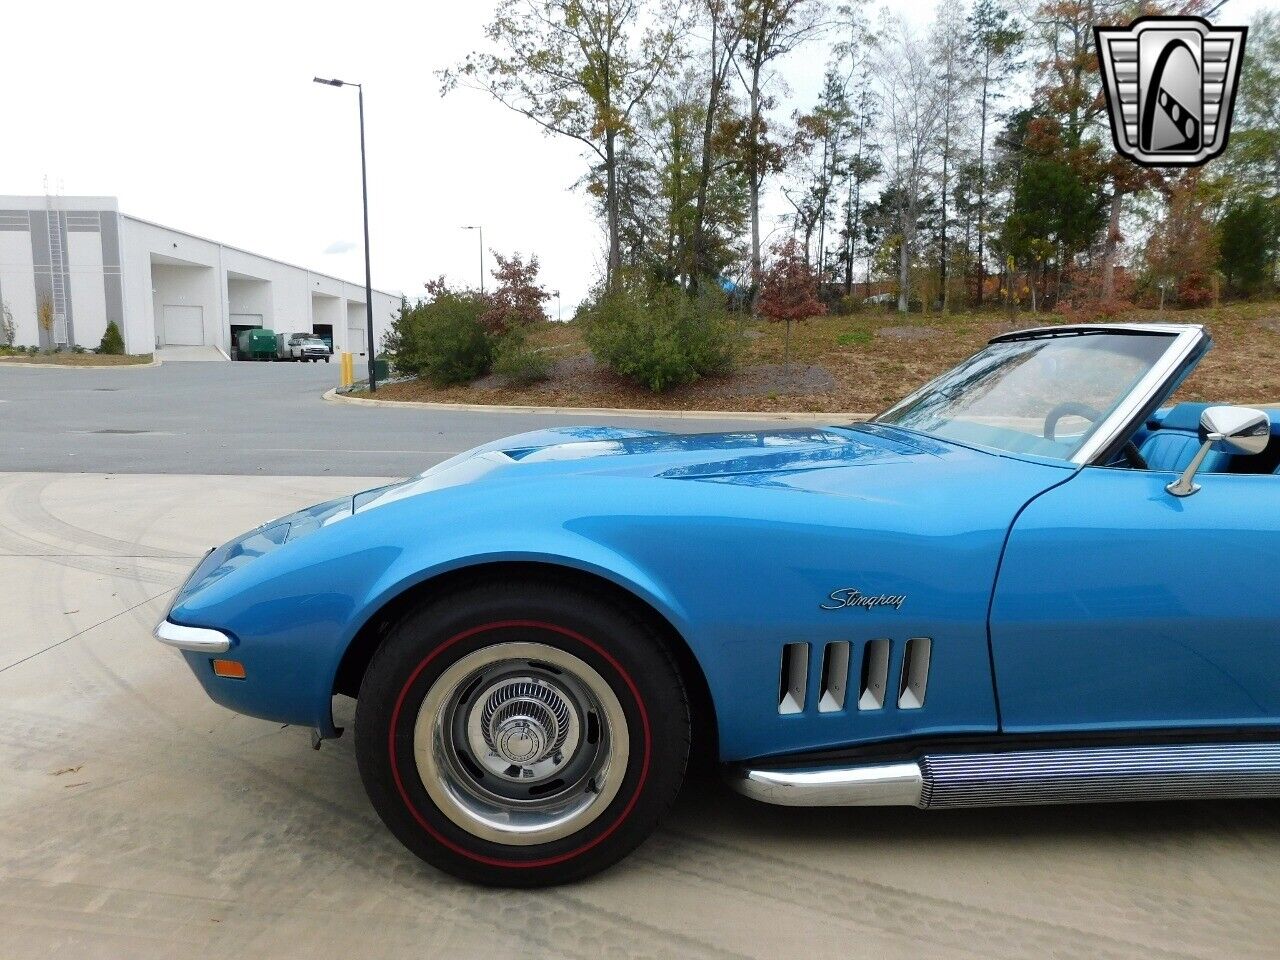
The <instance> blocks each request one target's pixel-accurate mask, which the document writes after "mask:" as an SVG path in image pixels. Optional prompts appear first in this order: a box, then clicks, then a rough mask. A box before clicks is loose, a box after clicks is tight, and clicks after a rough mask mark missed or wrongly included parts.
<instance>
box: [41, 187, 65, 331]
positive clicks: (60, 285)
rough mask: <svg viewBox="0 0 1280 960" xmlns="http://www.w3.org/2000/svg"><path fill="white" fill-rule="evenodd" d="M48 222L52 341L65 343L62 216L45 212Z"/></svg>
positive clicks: (55, 211) (52, 212) (54, 211)
mask: <svg viewBox="0 0 1280 960" xmlns="http://www.w3.org/2000/svg"><path fill="white" fill-rule="evenodd" d="M45 215H46V216H47V218H48V222H49V271H50V274H51V279H52V281H53V342H54V344H55V345H57V346H59V347H63V346H66V344H67V257H66V250H65V249H64V248H63V244H62V217H61V216H60V215H59V213H58V211H57V210H54V209H52V204H51V205H50V208H49V209H48V210H47V211H46V212H45Z"/></svg>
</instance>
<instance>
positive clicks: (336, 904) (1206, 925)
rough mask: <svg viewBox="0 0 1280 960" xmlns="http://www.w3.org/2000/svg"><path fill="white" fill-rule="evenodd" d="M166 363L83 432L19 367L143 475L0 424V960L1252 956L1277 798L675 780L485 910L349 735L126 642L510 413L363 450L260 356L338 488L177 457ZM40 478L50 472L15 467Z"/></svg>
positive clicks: (299, 385)
mask: <svg viewBox="0 0 1280 960" xmlns="http://www.w3.org/2000/svg"><path fill="white" fill-rule="evenodd" d="M175 366H176V365H175ZM202 366H214V365H202ZM320 369H321V371H322V370H323V368H320ZM165 370H166V367H161V368H158V369H156V370H153V371H150V372H149V373H148V372H141V371H139V372H135V373H120V374H116V375H115V378H114V379H113V381H111V382H112V383H113V384H114V385H115V386H118V387H119V386H123V381H125V379H126V378H141V379H138V380H137V381H136V383H137V384H138V386H135V387H134V388H132V392H131V393H130V396H132V397H133V398H134V401H135V402H137V403H138V404H144V403H145V404H150V407H139V408H135V407H134V406H133V405H132V404H131V403H129V402H123V401H122V402H120V403H119V405H118V406H107V404H111V403H115V402H116V400H115V399H114V398H115V397H116V394H104V395H103V396H104V397H105V398H107V399H106V400H104V406H103V407H102V408H101V409H99V410H98V412H97V413H95V412H94V408H93V400H92V398H90V399H88V400H86V399H85V398H83V397H79V396H77V395H76V391H79V390H82V389H89V390H92V389H94V388H93V387H91V386H88V384H91V383H93V382H94V380H92V379H90V380H88V381H86V380H84V379H73V378H83V377H84V376H89V377H90V378H92V377H94V376H105V375H101V374H100V375H82V374H77V373H59V372H45V371H38V372H37V371H32V372H30V373H28V372H26V371H24V372H23V375H24V376H40V377H41V378H42V379H40V380H39V381H37V382H38V383H39V384H41V385H42V386H41V388H40V389H42V390H44V391H45V393H44V394H43V401H42V402H43V403H44V404H45V405H46V406H47V407H49V408H51V411H56V410H58V409H59V408H61V409H62V410H63V411H64V413H65V415H66V419H69V420H70V421H71V422H73V423H74V424H76V425H77V426H78V427H80V428H83V429H87V430H90V431H92V430H98V429H102V428H104V427H105V426H112V425H114V424H116V423H131V424H137V425H138V426H143V425H146V424H150V425H151V426H153V427H154V426H157V425H158V424H160V423H163V424H165V425H167V432H169V433H170V434H171V435H172V438H171V439H170V440H165V441H160V440H155V441H150V442H151V443H152V446H150V447H146V448H143V449H142V451H141V452H142V454H143V455H144V456H146V457H150V458H151V459H150V460H149V461H136V460H135V461H130V460H128V459H127V458H125V456H124V454H123V453H122V451H121V450H119V449H116V448H115V447H112V446H111V444H112V443H113V442H114V439H113V437H114V436H116V435H95V436H98V437H99V439H97V440H88V441H84V440H81V439H80V438H79V437H78V435H75V434H73V433H72V432H71V431H70V430H63V429H61V427H60V426H58V427H57V428H56V429H55V428H54V426H53V425H51V426H50V427H49V429H48V431H47V432H46V433H45V434H44V435H43V444H42V445H41V447H40V449H38V450H35V452H33V453H31V454H30V455H28V454H26V453H22V454H15V453H14V451H13V447H12V446H11V445H10V444H11V442H12V438H13V437H14V435H15V433H16V432H17V431H16V430H15V429H14V428H13V427H12V424H6V425H5V426H4V428H3V430H2V431H0V441H2V442H3V444H4V446H2V447H0V468H3V469H5V470H7V471H11V472H5V473H0V610H3V611H4V623H5V626H6V627H7V629H6V630H5V631H4V633H3V636H2V637H0V771H2V772H0V957H2V958H4V960H11V958H28V957H73V958H76V960H82V958H98V957H101V958H123V957H128V958H149V957H156V958H161V957H163V958H185V957H201V958H208V957H212V958H221V957H228V958H237V960H240V958H247V957H272V958H276V957H281V958H291V957H298V958H303V957H305V958H316V957H360V958H378V957H458V958H471V957H483V958H485V960H500V958H507V957H513V958H514V957H522V958H523V957H547V958H560V957H573V958H579V957H581V958H597V957H627V958H630V957H653V958H676V957H678V958H685V957H690V958H702V957H708V958H712V957H715V958H730V957H749V958H773V957H782V956H788V957H790V956H800V957H806V958H828V957H830V958H851V957H868V958H897V957H902V958H911V960H919V958H921V957H930V958H933V957H971V958H984V957H1002V958H1003V957H1010V958H1028V960H1032V958H1035V960H1039V958H1044V957H1051V956H1052V957H1081V958H1086V957H1087V958H1119V957H1144V958H1163V957H1169V958H1174V957H1188V958H1189V957H1204V958H1209V957H1213V958H1219V957H1222V956H1234V957H1275V956H1276V955H1277V944H1280V914H1277V911H1276V910H1275V891H1276V889H1277V886H1278V885H1280V803H1277V802H1272V801H1267V802H1234V803H1177V804H1152V805H1134V806H1128V807H1121V806H1105V807H1075V808H1072V807H1063V808H1032V809H1017V810H994V811H990V810H988V811H957V812H931V813H923V812H919V811H915V810H909V809H908V810H899V809H891V808H881V809H876V808H866V809H850V810H818V811H804V810H795V809H786V808H771V807H767V806H763V805H757V804H753V803H751V802H749V801H747V800H744V799H742V798H739V797H738V796H736V795H734V794H732V793H730V792H729V791H728V790H726V789H725V788H724V787H723V786H721V785H720V784H719V783H718V782H716V781H715V780H701V781H698V782H695V783H693V784H691V785H690V786H689V788H688V789H687V790H686V791H685V793H684V795H683V796H682V798H681V800H680V802H679V803H678V805H677V808H676V810H675V811H674V813H673V815H672V816H671V817H670V819H669V820H668V822H667V823H666V825H665V826H664V827H663V828H662V829H661V830H660V831H659V833H658V834H657V835H656V836H654V837H653V838H652V839H651V840H650V841H649V842H648V843H646V844H645V845H644V846H643V847H642V848H641V849H640V850H639V851H638V852H637V853H636V854H634V855H633V856H631V857H630V858H629V859H628V860H626V861H625V862H623V863H622V864H621V865H619V866H618V867H616V868H615V869H613V870H611V871H609V872H607V873H606V874H604V875H602V876H599V877H596V878H593V879H591V880H589V881H587V882H584V883H581V884H578V885H575V886H572V887H566V888H560V889H555V890H546V891H533V892H529V891H522V892H508V891H492V890H479V889H476V888H472V887H468V886H465V885H463V884H461V883H460V882H458V881H455V880H453V879H452V878H450V877H447V876H445V875H443V874H440V873H437V872H436V871H434V870H432V869H431V868H429V867H427V866H425V865H424V864H421V863H420V862H419V861H417V860H416V859H414V858H413V857H412V856H411V855H410V854H408V853H407V852H406V851H405V850H404V849H403V848H402V847H401V846H400V845H399V844H398V843H397V842H396V841H395V840H394V839H393V838H392V837H391V836H390V835H389V834H388V833H387V831H386V830H385V829H384V828H383V826H382V824H381V823H380V821H378V819H377V817H376V816H375V815H374V813H373V811H372V809H371V807H370V806H369V804H368V802H367V800H366V799H365V796H364V793H363V790H362V788H361V785H360V780H359V776H358V773H357V770H356V765H355V758H354V756H353V753H352V744H351V739H350V737H344V738H343V739H340V740H337V741H332V742H328V743H326V744H325V745H324V747H323V749H322V750H321V751H319V752H318V753H317V752H313V751H312V750H311V749H310V743H309V733H308V731H306V730H302V729H296V728H290V727H281V726H280V725H278V724H273V723H267V722H263V721H258V720H253V719H249V718H245V717H240V716H236V715H233V714H231V713H229V712H227V711H225V710H223V709H222V708H220V707H217V706H215V705H214V704H212V703H210V702H209V701H208V700H207V699H206V698H205V697H204V695H203V693H202V692H201V691H200V689H199V687H198V685H197V683H196V681H195V680H194V678H192V677H191V676H190V674H189V673H188V671H187V669H186V667H185V665H184V663H183V662H182V660H181V659H180V657H179V656H178V655H177V654H176V653H174V652H173V651H170V650H167V649H165V648H163V647H161V646H159V645H158V644H156V643H155V642H154V641H153V640H151V639H150V636H149V632H150V629H151V627H152V626H153V624H154V623H155V621H156V620H157V619H158V618H159V616H160V615H161V612H162V611H163V609H164V606H165V604H166V602H167V600H168V597H169V594H170V592H171V591H172V590H173V589H174V588H175V587H176V586H177V584H178V583H179V582H180V581H181V579H182V578H183V576H184V575H185V573H186V571H187V569H188V568H189V567H190V566H191V565H192V564H193V563H194V562H195V560H196V558H197V557H198V556H199V555H200V553H201V552H202V551H203V550H204V549H206V548H207V547H209V546H210V545H212V544H214V543H217V542H221V541H222V540H225V539H226V538H228V537H229V536H231V535H233V534H235V533H237V532H239V531H241V530H243V529H245V528H247V527H250V526H252V525H253V524H255V523H258V522H260V521H262V520H265V519H268V518H269V517H271V516H275V515H278V514H280V513H283V512H286V511H288V510H290V509H293V508H295V507H298V506H302V505H304V504H307V503H310V502H314V501H317V500H321V499H325V498H328V497H331V496H335V495H339V494H343V493H349V492H353V491H355V490H358V489H361V488H364V487H368V486H371V485H373V484H375V483H376V482H377V480H376V478H377V476H378V474H376V473H372V472H369V471H372V470H373V469H374V467H376V466H384V469H383V470H382V471H381V472H382V474H384V475H386V476H392V475H397V474H400V473H404V472H408V470H409V469H420V468H421V466H423V465H425V464H426V463H427V462H429V461H430V459H431V458H433V457H434V458H435V459H439V456H438V455H436V454H435V453H431V454H428V453H427V451H426V449H425V448H419V447H418V446H416V445H415V444H416V438H418V437H420V436H421V435H425V434H424V433H423V432H424V430H426V429H428V428H426V427H424V426H423V424H424V423H431V424H432V425H433V426H434V427H435V428H436V429H439V430H440V431H441V432H440V434H438V435H439V436H442V437H444V439H443V440H441V441H438V443H439V446H440V448H441V449H442V450H443V449H445V448H448V449H449V450H450V451H451V450H453V449H461V448H462V447H464V446H468V445H470V444H471V443H474V442H478V440H479V439H483V438H486V437H487V436H490V435H492V436H497V435H499V434H501V433H504V432H511V430H513V429H525V428H527V426H526V423H527V425H530V426H531V425H536V423H535V418H523V420H524V421H526V423H519V424H515V425H514V426H513V425H512V423H510V422H507V421H505V420H504V421H503V422H500V423H499V422H495V421H494V420H489V419H484V417H483V416H481V415H469V416H470V417H471V419H467V417H466V416H463V415H458V420H457V421H456V423H455V422H452V421H450V422H449V423H447V424H446V423H443V422H441V421H431V420H430V419H428V418H425V417H423V416H422V415H420V414H418V413H416V412H415V411H408V416H409V417H410V418H414V417H416V418H418V419H414V420H410V424H411V425H408V426H406V425H401V424H397V423H396V422H395V420H394V419H393V418H392V416H391V415H392V414H396V415H397V416H398V415H400V414H401V413H402V411H392V410H386V411H382V410H373V411H369V413H370V414H375V415H377V416H378V417H381V418H383V419H381V420H377V421H376V424H377V426H376V427H370V426H369V425H368V423H366V422H363V421H356V422H357V424H358V425H357V426H355V427H351V426H349V425H348V426H334V425H335V424H341V422H342V420H341V418H342V417H344V416H346V415H348V414H352V413H355V414H356V415H358V416H364V415H365V411H364V410H363V409H361V408H353V407H337V408H335V407H334V406H333V405H331V404H323V403H321V402H320V401H319V400H318V399H317V397H318V393H319V387H320V386H321V384H319V383H317V382H316V380H317V379H318V378H319V372H318V371H316V370H315V369H314V368H273V367H266V366H265V365H264V366H263V367H262V368H260V369H259V370H257V371H254V372H253V373H252V375H248V374H246V375H241V376H243V378H244V379H243V380H242V381H240V382H239V385H238V387H237V390H236V392H237V393H238V394H241V395H243V394H244V393H245V392H246V391H249V390H250V389H251V388H252V389H256V390H257V391H259V393H258V396H260V397H263V398H265V399H263V400H262V402H263V403H266V404H274V406H273V407H272V409H273V410H274V411H275V413H276V415H283V414H285V413H286V412H288V411H292V413H293V414H294V418H295V419H296V420H298V421H301V422H305V423H308V424H311V426H309V427H307V430H308V431H318V432H321V433H324V432H326V431H338V430H342V431H346V432H345V433H341V434H340V435H341V436H342V437H346V438H349V439H354V438H357V437H362V438H363V439H362V442H363V443H364V444H365V445H366V446H365V447H362V448H361V449H366V448H367V449H368V450H369V451H370V452H369V454H368V455H367V456H364V457H363V460H362V462H365V461H367V462H368V463H369V464H370V465H371V466H370V467H369V470H368V471H366V470H346V471H339V470H338V469H337V468H336V465H343V466H345V465H347V464H349V463H350V462H351V461H350V460H349V459H345V458H344V457H345V455H344V454H342V453H331V452H329V451H328V450H326V449H325V448H323V447H322V445H321V444H319V443H315V442H314V441H312V440H306V441H305V442H302V443H300V444H299V446H298V448H297V449H291V450H290V451H288V453H287V454H283V453H280V452H279V451H276V452H274V453H273V452H272V451H271V450H269V449H267V448H266V447H265V446H264V447H262V448H258V451H259V452H258V454H257V456H259V457H260V460H261V465H262V466H263V467H264V469H262V470H261V471H259V470H258V469H257V465H256V464H253V463H252V462H251V461H250V460H248V459H240V458H237V457H235V456H233V455H230V454H228V455H227V456H226V458H225V459H222V460H219V459H218V458H217V454H216V452H215V453H209V452H208V451H204V450H203V448H204V447H205V446H207V445H209V444H212V443H214V442H217V438H218V437H220V436H224V435H225V436H232V437H236V438H237V439H238V440H243V439H244V437H245V436H247V435H248V434H246V433H244V432H242V433H239V434H236V433H234V432H231V433H228V434H223V432H222V428H221V423H222V422H223V421H222V418H221V414H219V415H218V416H216V417H212V418H210V417H207V416H206V417H204V418H203V419H201V414H200V411H199V408H198V405H197V404H195V403H194V401H184V402H188V404H189V405H188V407H187V408H186V410H185V413H182V414H181V415H180V414H179V412H178V410H177V409H176V406H175V405H174V404H173V403H169V404H166V403H165V402H164V400H163V392H162V391H161V390H160V389H159V386H158V385H159V384H160V383H161V381H160V380H159V379H158V378H157V379H154V380H148V379H146V378H148V377H152V376H155V375H157V374H163V373H164V371H165ZM268 376H280V377H281V379H279V380H276V381H270V382H268V381H265V380H264V381H259V380H258V378H259V377H268ZM14 382H15V381H14V380H13V379H12V372H11V371H7V370H0V398H3V399H5V400H6V401H9V402H8V403H5V404H0V419H3V420H6V421H7V420H8V419H9V415H10V412H11V410H12V408H13V407H14V406H16V405H18V404H19V403H26V402H30V399H29V396H28V395H29V394H30V392H31V388H30V387H29V386H28V387H21V386H20V387H15V386H14ZM253 385H256V386H253ZM209 389H210V390H211V391H214V390H215V389H216V388H214V387H212V386H210V388H209ZM122 392H123V391H122ZM213 395H214V396H219V397H226V396H228V394H226V393H222V394H218V393H214V394H213ZM71 411H76V412H75V413H74V415H73V414H72V413H71ZM145 411H149V412H145ZM238 412H239V413H241V414H247V413H250V412H251V411H249V410H240V411H238ZM41 416H43V417H45V420H44V421H42V422H44V423H46V424H52V423H53V421H56V420H57V419H58V418H57V417H56V416H55V415H54V412H45V413H42V414H41ZM117 418H119V419H117ZM512 419H513V420H514V419H521V418H512ZM369 422H375V421H369ZM540 422H544V421H542V420H540V419H539V420H538V421H537V423H540ZM266 435H267V430H266V428H265V427H264V428H263V433H262V437H265V436H266ZM103 436H105V437H106V438H107V439H102V437H103ZM133 436H138V435H133ZM33 442H34V441H33ZM139 442H140V443H146V442H148V441H139ZM400 443H403V444H404V446H405V449H406V450H409V451H410V453H409V454H402V453H399V452H396V450H398V449H399V448H398V447H396V444H400ZM183 444H189V445H190V449H191V451H192V452H191V454H190V457H189V459H188V461H187V468H186V469H185V470H183V469H180V468H181V467H182V459H181V456H180V453H181V450H183V449H186V448H185V447H184V446H183ZM304 446H305V447H307V448H311V447H314V448H315V452H313V453H307V451H306V450H304V449H303V447H304ZM388 448H389V449H388ZM33 449H34V447H33ZM73 454H74V456H73ZM441 455H444V454H441ZM59 456H65V457H66V463H65V465H64V466H62V467H61V468H60V469H59V470H56V471H55V470H52V469H50V468H48V467H45V468H42V469H36V468H34V467H32V466H29V464H32V463H35V462H46V459H47V460H48V461H56V460H57V458H58V457H59ZM402 457H403V459H400V458H402ZM411 457H412V458H413V459H412V463H410V458H411ZM41 458H45V459H41ZM73 461H74V464H73V463H72V462H73ZM148 462H152V463H154V462H159V463H161V464H162V466H163V469H153V470H152V471H150V472H148V471H147V470H146V469H145V467H146V466H147V464H148ZM211 467H220V468H221V469H212V468H211ZM250 467H252V469H251V468H250ZM286 468H287V469H286ZM288 470H292V471H293V472H292V473H289V472H288ZM82 471H83V472H82ZM326 471H329V473H328V475H326ZM259 472H260V473H261V474H263V475H255V474H258V473H259ZM236 474H239V475H236ZM350 474H360V475H350Z"/></svg>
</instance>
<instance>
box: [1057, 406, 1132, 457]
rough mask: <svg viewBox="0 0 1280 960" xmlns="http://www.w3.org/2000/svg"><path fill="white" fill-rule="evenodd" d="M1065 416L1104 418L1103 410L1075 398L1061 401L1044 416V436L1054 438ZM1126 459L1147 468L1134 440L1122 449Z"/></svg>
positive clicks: (1097, 419)
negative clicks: (1059, 422)
mask: <svg viewBox="0 0 1280 960" xmlns="http://www.w3.org/2000/svg"><path fill="white" fill-rule="evenodd" d="M1063 417H1084V419H1086V420H1088V421H1089V422H1090V423H1097V422H1098V421H1099V420H1101V419H1102V413H1101V411H1098V410H1095V409H1094V408H1093V407H1091V406H1089V405H1088V404H1087V403H1077V402H1076V401H1075V400H1068V401H1067V402H1066V403H1060V404H1058V405H1057V406H1056V407H1054V408H1053V409H1052V410H1050V411H1049V412H1048V414H1046V415H1045V418H1044V438H1045V439H1046V440H1053V439H1054V438H1055V434H1056V432H1057V429H1058V421H1059V420H1061V419H1062V418H1063ZM1121 452H1122V453H1123V454H1124V458H1125V460H1126V461H1127V462H1128V464H1129V466H1131V467H1134V468H1136V469H1138V470H1146V469H1147V461H1146V460H1145V459H1143V456H1142V454H1141V453H1140V452H1139V451H1138V448H1137V446H1136V445H1135V444H1134V442H1133V441H1132V440H1130V441H1128V442H1127V443H1126V444H1125V445H1124V447H1123V449H1122V451H1121Z"/></svg>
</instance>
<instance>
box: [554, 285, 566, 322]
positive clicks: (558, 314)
mask: <svg viewBox="0 0 1280 960" xmlns="http://www.w3.org/2000/svg"><path fill="white" fill-rule="evenodd" d="M552 292H553V293H555V295H556V321H557V322H559V321H562V320H564V311H563V310H561V309H560V291H559V290H555V291H552Z"/></svg>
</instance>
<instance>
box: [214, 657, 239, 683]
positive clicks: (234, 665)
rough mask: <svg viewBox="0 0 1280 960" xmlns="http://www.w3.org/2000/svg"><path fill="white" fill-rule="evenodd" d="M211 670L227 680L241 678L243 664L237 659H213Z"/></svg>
mask: <svg viewBox="0 0 1280 960" xmlns="http://www.w3.org/2000/svg"><path fill="white" fill-rule="evenodd" d="M213 672H214V673H215V674H217V675H218V676H219V677H226V678H227V679H229V680H243V679H244V664H243V663H241V662H240V661H239V660H215V661H213Z"/></svg>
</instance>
